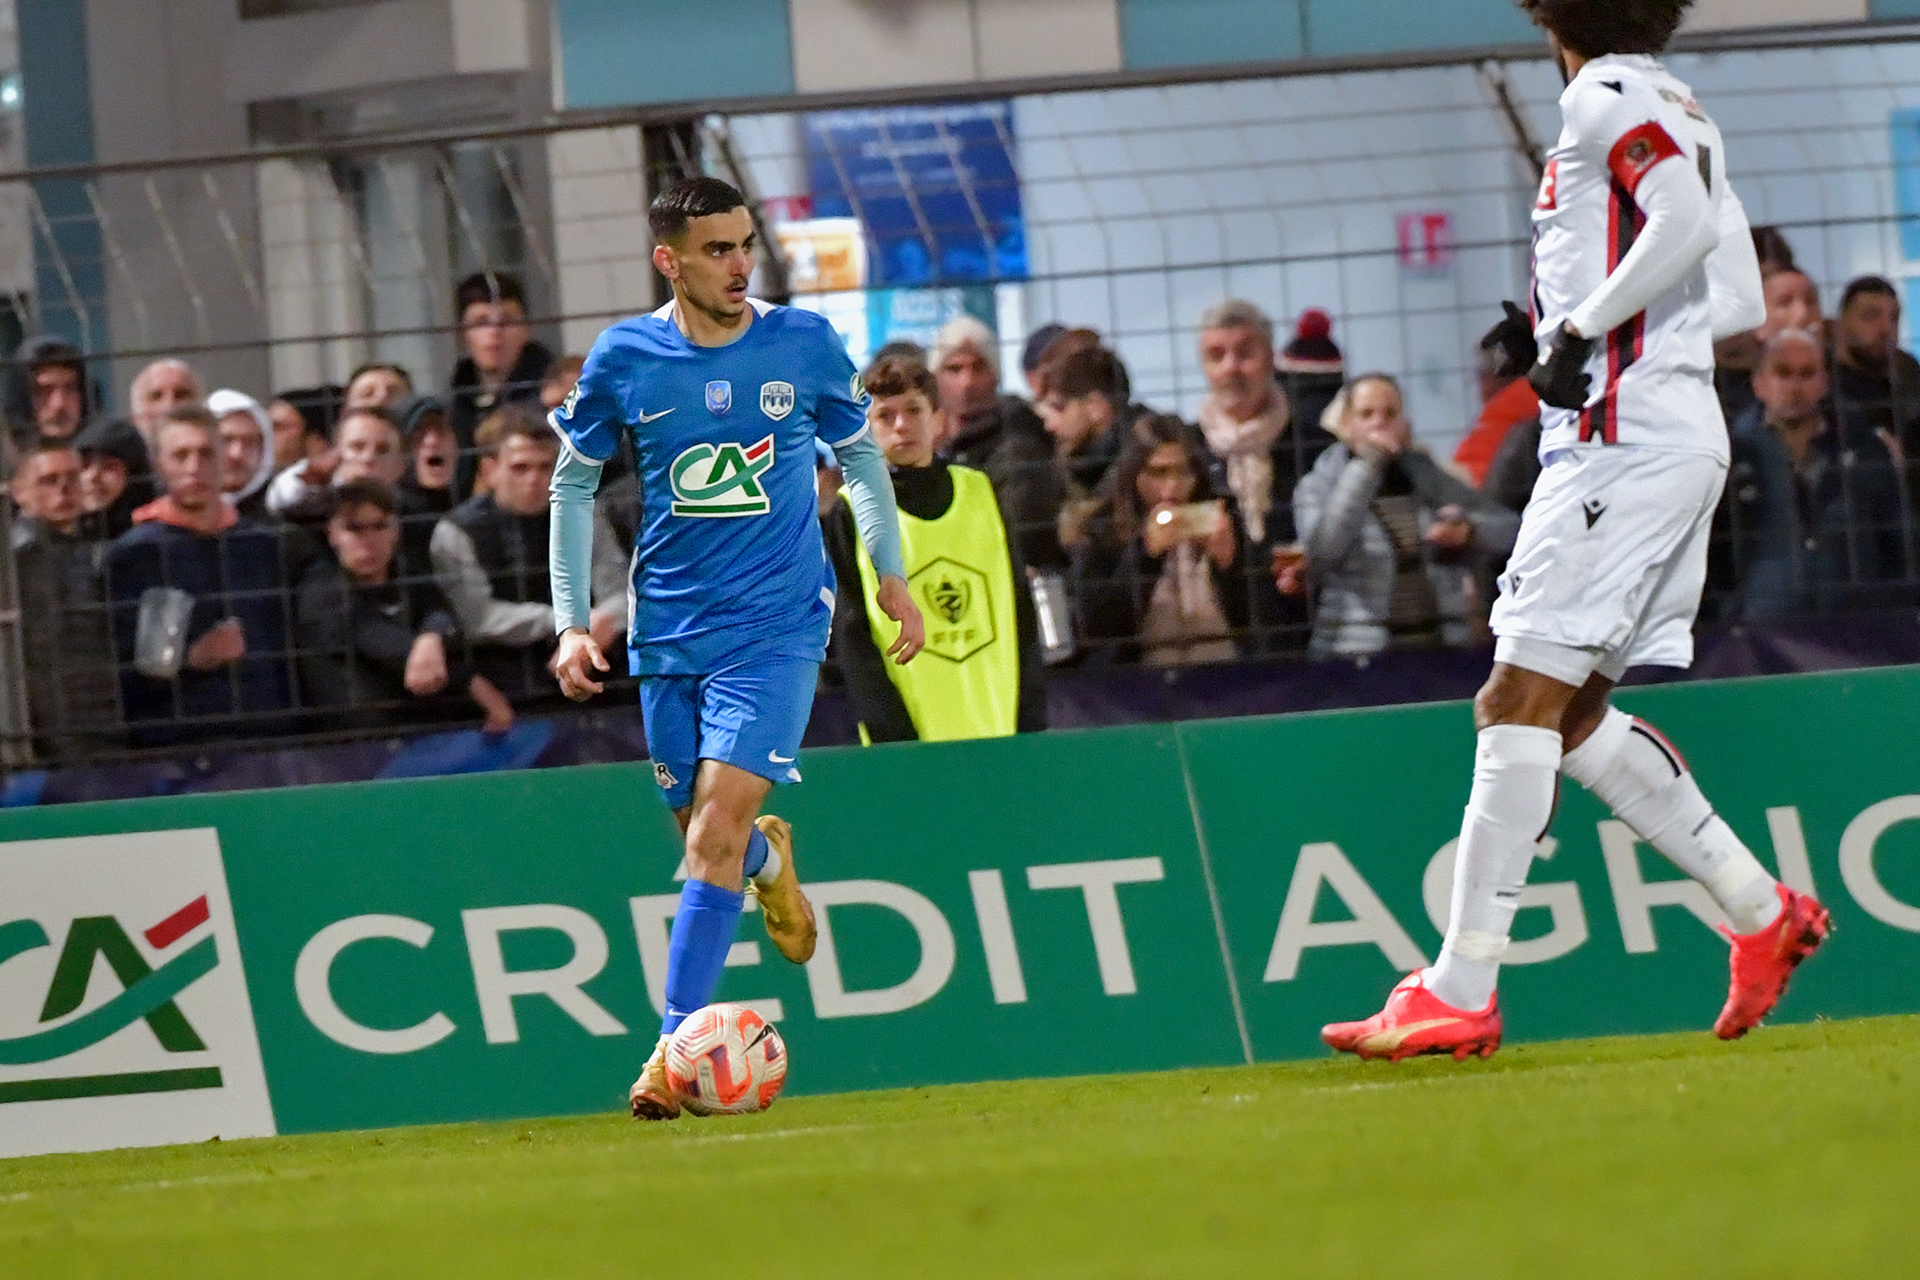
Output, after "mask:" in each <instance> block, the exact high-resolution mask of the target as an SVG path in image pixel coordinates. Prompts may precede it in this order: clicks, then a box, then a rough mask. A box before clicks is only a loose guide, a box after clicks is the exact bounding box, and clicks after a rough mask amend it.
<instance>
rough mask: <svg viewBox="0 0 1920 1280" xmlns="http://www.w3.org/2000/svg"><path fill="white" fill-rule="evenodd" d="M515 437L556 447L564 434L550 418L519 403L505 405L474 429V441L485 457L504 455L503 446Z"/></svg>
mask: <svg viewBox="0 0 1920 1280" xmlns="http://www.w3.org/2000/svg"><path fill="white" fill-rule="evenodd" d="M513 436H521V437H524V438H525V439H528V440H531V441H533V442H534V443H535V444H541V445H551V446H552V447H554V448H555V449H558V448H559V447H560V437H559V436H557V435H555V434H554V433H553V428H552V427H550V426H548V425H547V420H546V419H545V418H543V417H541V416H540V415H539V414H537V413H535V412H534V411H533V410H532V409H530V408H528V407H527V406H526V405H524V404H521V403H518V402H513V403H509V404H503V405H501V406H500V407H499V408H498V409H495V410H494V411H493V412H492V413H490V414H488V415H487V416H486V418H485V420H484V421H482V422H481V423H480V425H479V427H478V428H476V429H475V430H474V433H473V443H474V447H475V448H477V449H479V450H480V453H481V454H482V456H484V457H488V458H495V457H498V456H499V455H500V448H501V446H502V445H504V444H506V442H507V441H508V440H509V439H510V438H511V437H513Z"/></svg>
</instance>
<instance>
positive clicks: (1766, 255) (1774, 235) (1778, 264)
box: [1753, 227, 1806, 275]
mask: <svg viewBox="0 0 1920 1280" xmlns="http://www.w3.org/2000/svg"><path fill="white" fill-rule="evenodd" d="M1753 256H1754V257H1756V258H1758V259H1760V270H1761V271H1762V272H1764V273H1765V274H1767V275H1773V274H1774V273H1775V272H1779V271H1799V270H1800V266H1799V264H1798V263H1796V262H1795V261H1794V258H1793V246H1792V245H1790V244H1788V243H1787V238H1786V237H1785V236H1783V235H1781V234H1780V228H1778V227H1755V228H1754V229H1753ZM1801 274H1802V275H1805V274H1806V273H1805V272H1801Z"/></svg>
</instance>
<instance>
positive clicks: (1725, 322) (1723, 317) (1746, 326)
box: [1707, 187, 1767, 342]
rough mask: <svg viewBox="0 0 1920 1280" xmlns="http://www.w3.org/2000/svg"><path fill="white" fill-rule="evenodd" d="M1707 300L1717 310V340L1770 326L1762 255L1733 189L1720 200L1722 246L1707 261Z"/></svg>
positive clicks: (1714, 311) (1714, 327)
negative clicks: (1755, 246)
mask: <svg viewBox="0 0 1920 1280" xmlns="http://www.w3.org/2000/svg"><path fill="white" fill-rule="evenodd" d="M1707 298H1708V301H1709V303H1710V304H1711V305H1712V308H1713V340H1714V341H1715V342H1720V341H1723V340H1724V339H1727V338H1731V337H1733V336H1734V335H1736V334H1741V333H1751V332H1752V331H1753V330H1755V329H1758V328H1759V327H1760V326H1761V325H1763V324H1765V323H1766V322H1767V294H1766V288H1765V286H1764V285H1763V284H1762V282H1761V279H1760V255H1759V253H1758V252H1757V251H1755V249H1754V247H1753V228H1752V227H1751V226H1749V225H1748V223H1747V209H1746V206H1745V205H1743V204H1741V203H1740V197H1739V196H1738V195H1736V194H1735V193H1734V191H1733V188H1731V187H1729V188H1727V190H1726V191H1725V192H1723V193H1722V194H1721V196H1720V244H1719V245H1718V247H1716V248H1715V249H1714V251H1713V253H1712V254H1710V255H1709V256H1708V258H1707Z"/></svg>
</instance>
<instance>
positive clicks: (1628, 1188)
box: [0, 1017, 1920, 1280]
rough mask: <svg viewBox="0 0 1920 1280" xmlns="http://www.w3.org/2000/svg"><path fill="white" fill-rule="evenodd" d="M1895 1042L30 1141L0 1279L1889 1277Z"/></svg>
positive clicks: (1570, 1050) (1289, 1067) (1894, 1229)
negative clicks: (377, 1128) (109, 1146)
mask: <svg viewBox="0 0 1920 1280" xmlns="http://www.w3.org/2000/svg"><path fill="white" fill-rule="evenodd" d="M1917 1042H1920V1017H1908V1018H1881V1019H1872V1020H1866V1021H1860V1022H1847V1023H1818V1024H1814V1025H1811V1026H1798V1027H1785V1028H1779V1029H1770V1030H1763V1031H1761V1032H1758V1033H1756V1034H1754V1035H1753V1036H1751V1037H1749V1038H1748V1039H1747V1040H1746V1041H1744V1042H1741V1043H1739V1044H1735V1045H1723V1044H1720V1043H1718V1042H1717V1041H1715V1040H1714V1039H1713V1038H1712V1036H1711V1035H1710V1034H1708V1033H1705V1032H1702V1033H1698V1034H1692V1035H1677V1036H1659V1037H1651V1038H1640V1039H1617V1040H1598V1041H1584V1042H1578V1043H1566V1044H1552V1045H1526V1046H1515V1047H1511V1048H1508V1049H1506V1050H1503V1051H1502V1052H1501V1053H1500V1054H1499V1055H1498V1056H1497V1057H1495V1058H1494V1059H1493V1061H1491V1062H1488V1063H1471V1064H1467V1065H1464V1066H1463V1065H1456V1064H1454V1063H1452V1062H1450V1061H1436V1060H1431V1059H1427V1060H1418V1061H1413V1062H1408V1063H1403V1064H1401V1065H1400V1066H1398V1067H1393V1066H1388V1065H1387V1064H1384V1063H1372V1064H1365V1065H1363V1064H1360V1063H1357V1062H1354V1061H1352V1060H1340V1061H1335V1060H1328V1061H1325V1062H1312V1063H1293V1064H1285V1065H1277V1066H1261V1067H1247V1068H1236V1069H1231V1070H1215V1071H1193V1072H1178V1073H1172V1074H1166V1075H1149V1076H1128V1077H1116V1078H1098V1079H1087V1080H1064V1081H1061V1080H1055V1081H1031V1082H1023V1083H1015V1084H993V1085H978V1086H967V1087H956V1088H941V1089H925V1090H911V1091H903V1092H895V1093H884V1094H866V1095H852V1096H843V1097H831V1098H797V1099H789V1100H787V1101H784V1102H782V1103H780V1104H779V1105H778V1106H776V1107H775V1108H774V1109H773V1110H772V1111H771V1112H769V1113H768V1114H766V1115H764V1116H755V1117H747V1118H743V1119H734V1120H704V1121H703V1120H694V1119H682V1120H681V1121H679V1122H677V1123H674V1124H666V1125H653V1126H645V1127H643V1126H639V1125H636V1124H634V1123H632V1122H631V1121H629V1120H627V1119H625V1118H624V1117H620V1116H612V1115H608V1116H591V1117H582V1118H576V1119H566V1120H543V1121H531V1122H520V1123H503V1124H476V1125H457V1126H446V1127H436V1128H425V1129H407V1130H390V1131H385V1132H378V1133H351V1134H330V1135H319V1136H309V1137H296V1138H280V1139H269V1140H262V1141H255V1142H231V1143H209V1144H206V1145H203V1146H196V1147H173V1148H165V1149H157V1150H143V1151H122V1152H107V1153H101V1154H97V1155H87V1156H45V1157H38V1158H33V1159H24V1160H15V1161H10V1162H4V1163H0V1276H6V1277H28V1276H31V1277H39V1276H49V1277H53V1276H59V1277H67V1276H86V1277H92V1276H99V1277H125V1276H133V1275H138V1276H141V1277H144V1278H154V1277H169V1276H182V1277H185V1276H192V1277H195V1278H196V1280H215V1278H216V1277H225V1276H247V1277H291V1276H300V1277H304V1276H327V1277H356V1278H357V1277H389V1276H390V1277H409V1278H426V1277H440V1276H447V1277H454V1276H458V1277H480V1276H485V1277H492V1276H513V1277H536V1276H554V1277H600V1276H607V1277H614V1276H618V1277H632V1276H644V1275H648V1274H661V1273H678V1274H696V1275H742V1276H754V1275H765V1276H782V1277H786V1276H798V1277H814V1276H818V1277H833V1278H835V1280H860V1278H864V1277H888V1278H893V1277H900V1278H903V1280H904V1278H913V1280H920V1278H922V1277H944V1276H966V1277H1005V1276H1049V1277H1051V1276H1062V1277H1089V1278H1091V1277H1101V1278H1103V1280H1104V1278H1110V1277H1135V1276H1139V1277H1148V1276H1152V1277H1160V1276H1166V1277H1174V1276H1322V1275H1325V1276H1343V1277H1345V1276H1350V1277H1359V1276H1370V1275H1404V1274H1413V1275H1420V1274H1435V1275H1460V1276H1474V1277H1483V1276H1484V1277H1503V1276H1514V1277H1523V1276H1524V1277H1585V1276H1594V1277H1609V1278H1612V1277H1630V1278H1636V1280H1637V1278H1639V1277H1654V1276H1661V1277H1664V1276H1675V1277H1680V1276H1685V1277H1709V1276H1738V1277H1741V1278H1742V1280H1755V1278H1760V1277H1773V1276H1847V1277H1856V1276H1914V1275H1920V1260H1917V1259H1920V1214H1916V1211H1915V1207H1914V1206H1915V1204H1916V1199H1915V1196H1916V1190H1915V1189H1916V1187H1920V1064H1916V1063H1915V1062H1914V1060H1913V1057H1912V1054H1913V1051H1914V1049H1915V1047H1916V1043H1917ZM156 1105H162V1104H156Z"/></svg>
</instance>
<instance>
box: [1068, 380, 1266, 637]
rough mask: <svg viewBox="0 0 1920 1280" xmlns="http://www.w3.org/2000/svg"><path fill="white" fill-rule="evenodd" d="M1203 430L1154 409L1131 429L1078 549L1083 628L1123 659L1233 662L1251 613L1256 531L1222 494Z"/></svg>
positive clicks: (1076, 568)
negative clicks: (1249, 567)
mask: <svg viewBox="0 0 1920 1280" xmlns="http://www.w3.org/2000/svg"><path fill="white" fill-rule="evenodd" d="M1209 461H1210V458H1209V455H1208V453H1207V445H1206V441H1205V440H1204V439H1203V438H1202V437H1201V435H1200V433H1199V431H1198V430H1196V429H1195V428H1193V427H1191V426H1189V425H1188V424H1186V423H1185V422H1182V421H1181V420H1180V419H1179V418H1176V417H1174V416H1172V415H1171V414H1146V415H1144V416H1142V417H1139V418H1136V419H1135V420H1134V421H1133V422H1132V423H1131V424H1130V425H1129V426H1128V427H1127V428H1126V431H1125V436H1124V439H1123V441H1122V445H1121V453H1120V459H1119V461H1118V462H1116V463H1115V464H1114V470H1113V474H1112V477H1111V478H1110V481H1109V484H1108V486H1107V489H1106V493H1107V497H1106V501H1105V503H1104V505H1103V507H1102V508H1101V509H1100V510H1099V511H1098V512H1096V514H1094V515H1093V516H1092V517H1091V518H1090V519H1089V520H1088V522H1087V537H1086V539H1085V540H1084V541H1083V542H1082V543H1081V544H1080V545H1079V546H1077V547H1076V548H1075V550H1074V557H1073V578H1074V587H1075V595H1076V597H1077V598H1078V599H1079V601H1080V603H1081V610H1082V623H1081V630H1082V632H1083V634H1084V635H1085V636H1086V638H1087V640H1088V642H1089V644H1090V645H1091V646H1094V647H1096V648H1099V647H1101V646H1102V645H1103V644H1104V647H1105V648H1106V649H1107V651H1108V652H1110V653H1111V655H1112V656H1113V657H1114V658H1116V659H1118V660H1120V661H1139V662H1142V663H1145V664H1146V665H1148V666H1185V665H1190V664H1196V663H1203V662H1227V661H1231V660H1232V659H1234V658H1235V657H1237V656H1238V655H1239V653H1240V645H1239V643H1238V640H1237V639H1236V636H1237V634H1238V633H1240V632H1241V631H1243V630H1244V629H1245V627H1246V626H1247V622H1248V618H1249V615H1250V608H1249V599H1248V597H1249V594H1250V592H1249V586H1248V583H1249V578H1248V575H1247V574H1246V572H1245V566H1244V565H1243V563H1242V561H1243V559H1244V558H1245V555H1246V552H1247V545H1248V541H1247V537H1246V532H1245V530H1244V529H1243V528H1242V526H1241V524H1240V517H1239V514H1238V512H1237V510H1236V509H1235V507H1234V505H1233V503H1232V502H1231V500H1229V499H1226V498H1221V497H1216V496H1215V495H1214V492H1213V488H1212V485H1211V483H1210V482H1209V480H1208V473H1209V465H1208V464H1209Z"/></svg>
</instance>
